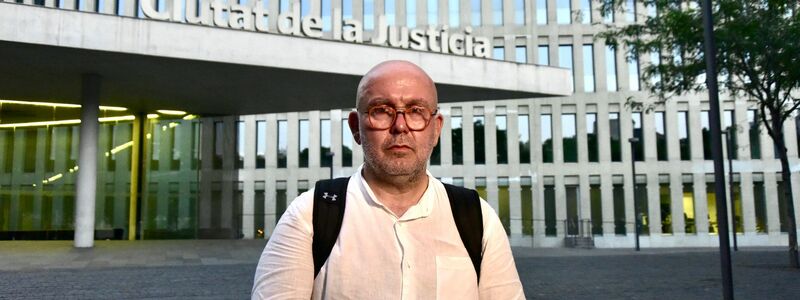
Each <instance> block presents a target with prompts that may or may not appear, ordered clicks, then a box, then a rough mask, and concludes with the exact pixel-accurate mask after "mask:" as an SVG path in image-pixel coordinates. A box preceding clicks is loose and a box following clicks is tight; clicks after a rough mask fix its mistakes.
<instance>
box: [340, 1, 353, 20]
mask: <svg viewBox="0 0 800 300" xmlns="http://www.w3.org/2000/svg"><path fill="white" fill-rule="evenodd" d="M342 18H343V19H352V18H353V0H342Z"/></svg>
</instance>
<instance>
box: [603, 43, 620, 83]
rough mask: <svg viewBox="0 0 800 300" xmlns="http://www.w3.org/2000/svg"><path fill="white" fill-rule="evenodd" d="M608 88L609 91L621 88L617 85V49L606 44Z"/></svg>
mask: <svg viewBox="0 0 800 300" xmlns="http://www.w3.org/2000/svg"><path fill="white" fill-rule="evenodd" d="M606 89H607V90H608V91H609V92H616V91H617V90H619V86H618V85H617V50H616V49H614V47H613V46H606Z"/></svg>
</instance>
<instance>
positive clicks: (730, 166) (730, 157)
mask: <svg viewBox="0 0 800 300" xmlns="http://www.w3.org/2000/svg"><path fill="white" fill-rule="evenodd" d="M735 132H736V131H734V130H733V129H731V130H723V131H722V134H724V135H725V144H726V146H727V147H725V148H726V149H728V185H729V186H730V187H729V189H730V195H731V232H733V251H739V246H738V245H736V194H734V189H733V154H732V153H733V152H731V151H734V149H731V140H732V137H731V135H732V134H735Z"/></svg>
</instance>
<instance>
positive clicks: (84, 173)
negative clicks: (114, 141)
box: [74, 74, 101, 248]
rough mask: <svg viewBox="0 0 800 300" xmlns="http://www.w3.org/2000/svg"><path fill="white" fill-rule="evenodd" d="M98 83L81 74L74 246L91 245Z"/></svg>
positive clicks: (94, 76) (98, 80)
mask: <svg viewBox="0 0 800 300" xmlns="http://www.w3.org/2000/svg"><path fill="white" fill-rule="evenodd" d="M100 82H101V78H100V76H99V75H96V74H84V75H83V76H82V83H81V84H82V86H81V136H80V142H79V143H80V150H78V166H79V167H80V169H79V171H78V178H77V184H75V195H76V200H75V243H74V245H75V247H76V248H91V247H93V246H94V218H95V215H94V206H95V196H96V192H97V131H98V128H99V126H100V124H99V122H98V120H97V116H98V111H99V110H100Z"/></svg>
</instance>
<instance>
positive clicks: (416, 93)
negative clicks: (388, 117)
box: [349, 65, 443, 176]
mask: <svg viewBox="0 0 800 300" xmlns="http://www.w3.org/2000/svg"><path fill="white" fill-rule="evenodd" d="M384 69H385V70H384ZM370 75H374V76H370V77H369V80H367V81H366V82H365V83H364V84H363V86H362V88H361V94H360V96H361V97H360V99H359V101H358V107H357V108H356V110H357V111H358V112H352V113H351V114H350V119H349V123H350V129H351V130H352V131H353V132H354V137H355V138H356V142H357V143H359V144H361V146H362V147H363V149H364V160H365V164H366V167H368V168H370V170H371V171H374V172H375V173H376V174H375V175H378V176H409V175H410V176H414V175H420V174H424V172H425V169H426V166H427V161H428V158H429V157H430V155H431V152H432V151H433V147H435V146H436V143H437V142H438V140H439V134H440V133H441V129H442V122H443V121H442V116H441V115H440V114H438V113H436V114H435V115H434V116H431V117H430V122H429V123H428V124H427V126H425V127H424V128H423V129H421V130H411V129H410V128H409V126H408V124H407V116H406V114H405V113H397V114H396V117H395V120H394V122H393V123H392V124H391V125H390V126H389V128H387V129H378V128H375V126H373V125H374V123H370V120H369V115H368V113H367V112H368V111H369V110H370V109H372V108H374V107H376V106H381V105H386V106H389V107H392V108H394V109H396V110H403V109H408V108H411V107H414V106H419V107H423V108H425V109H427V111H428V112H430V113H433V112H435V111H436V110H437V107H436V106H437V99H436V90H435V86H434V85H433V83H432V82H431V81H430V79H428V77H427V75H425V74H424V73H422V72H421V70H419V69H416V68H415V67H414V68H410V67H409V66H406V65H399V66H386V67H384V68H383V69H380V67H379V69H378V70H376V71H375V72H374V73H373V74H370ZM368 76H369V75H368ZM417 129H418V128H417Z"/></svg>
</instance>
